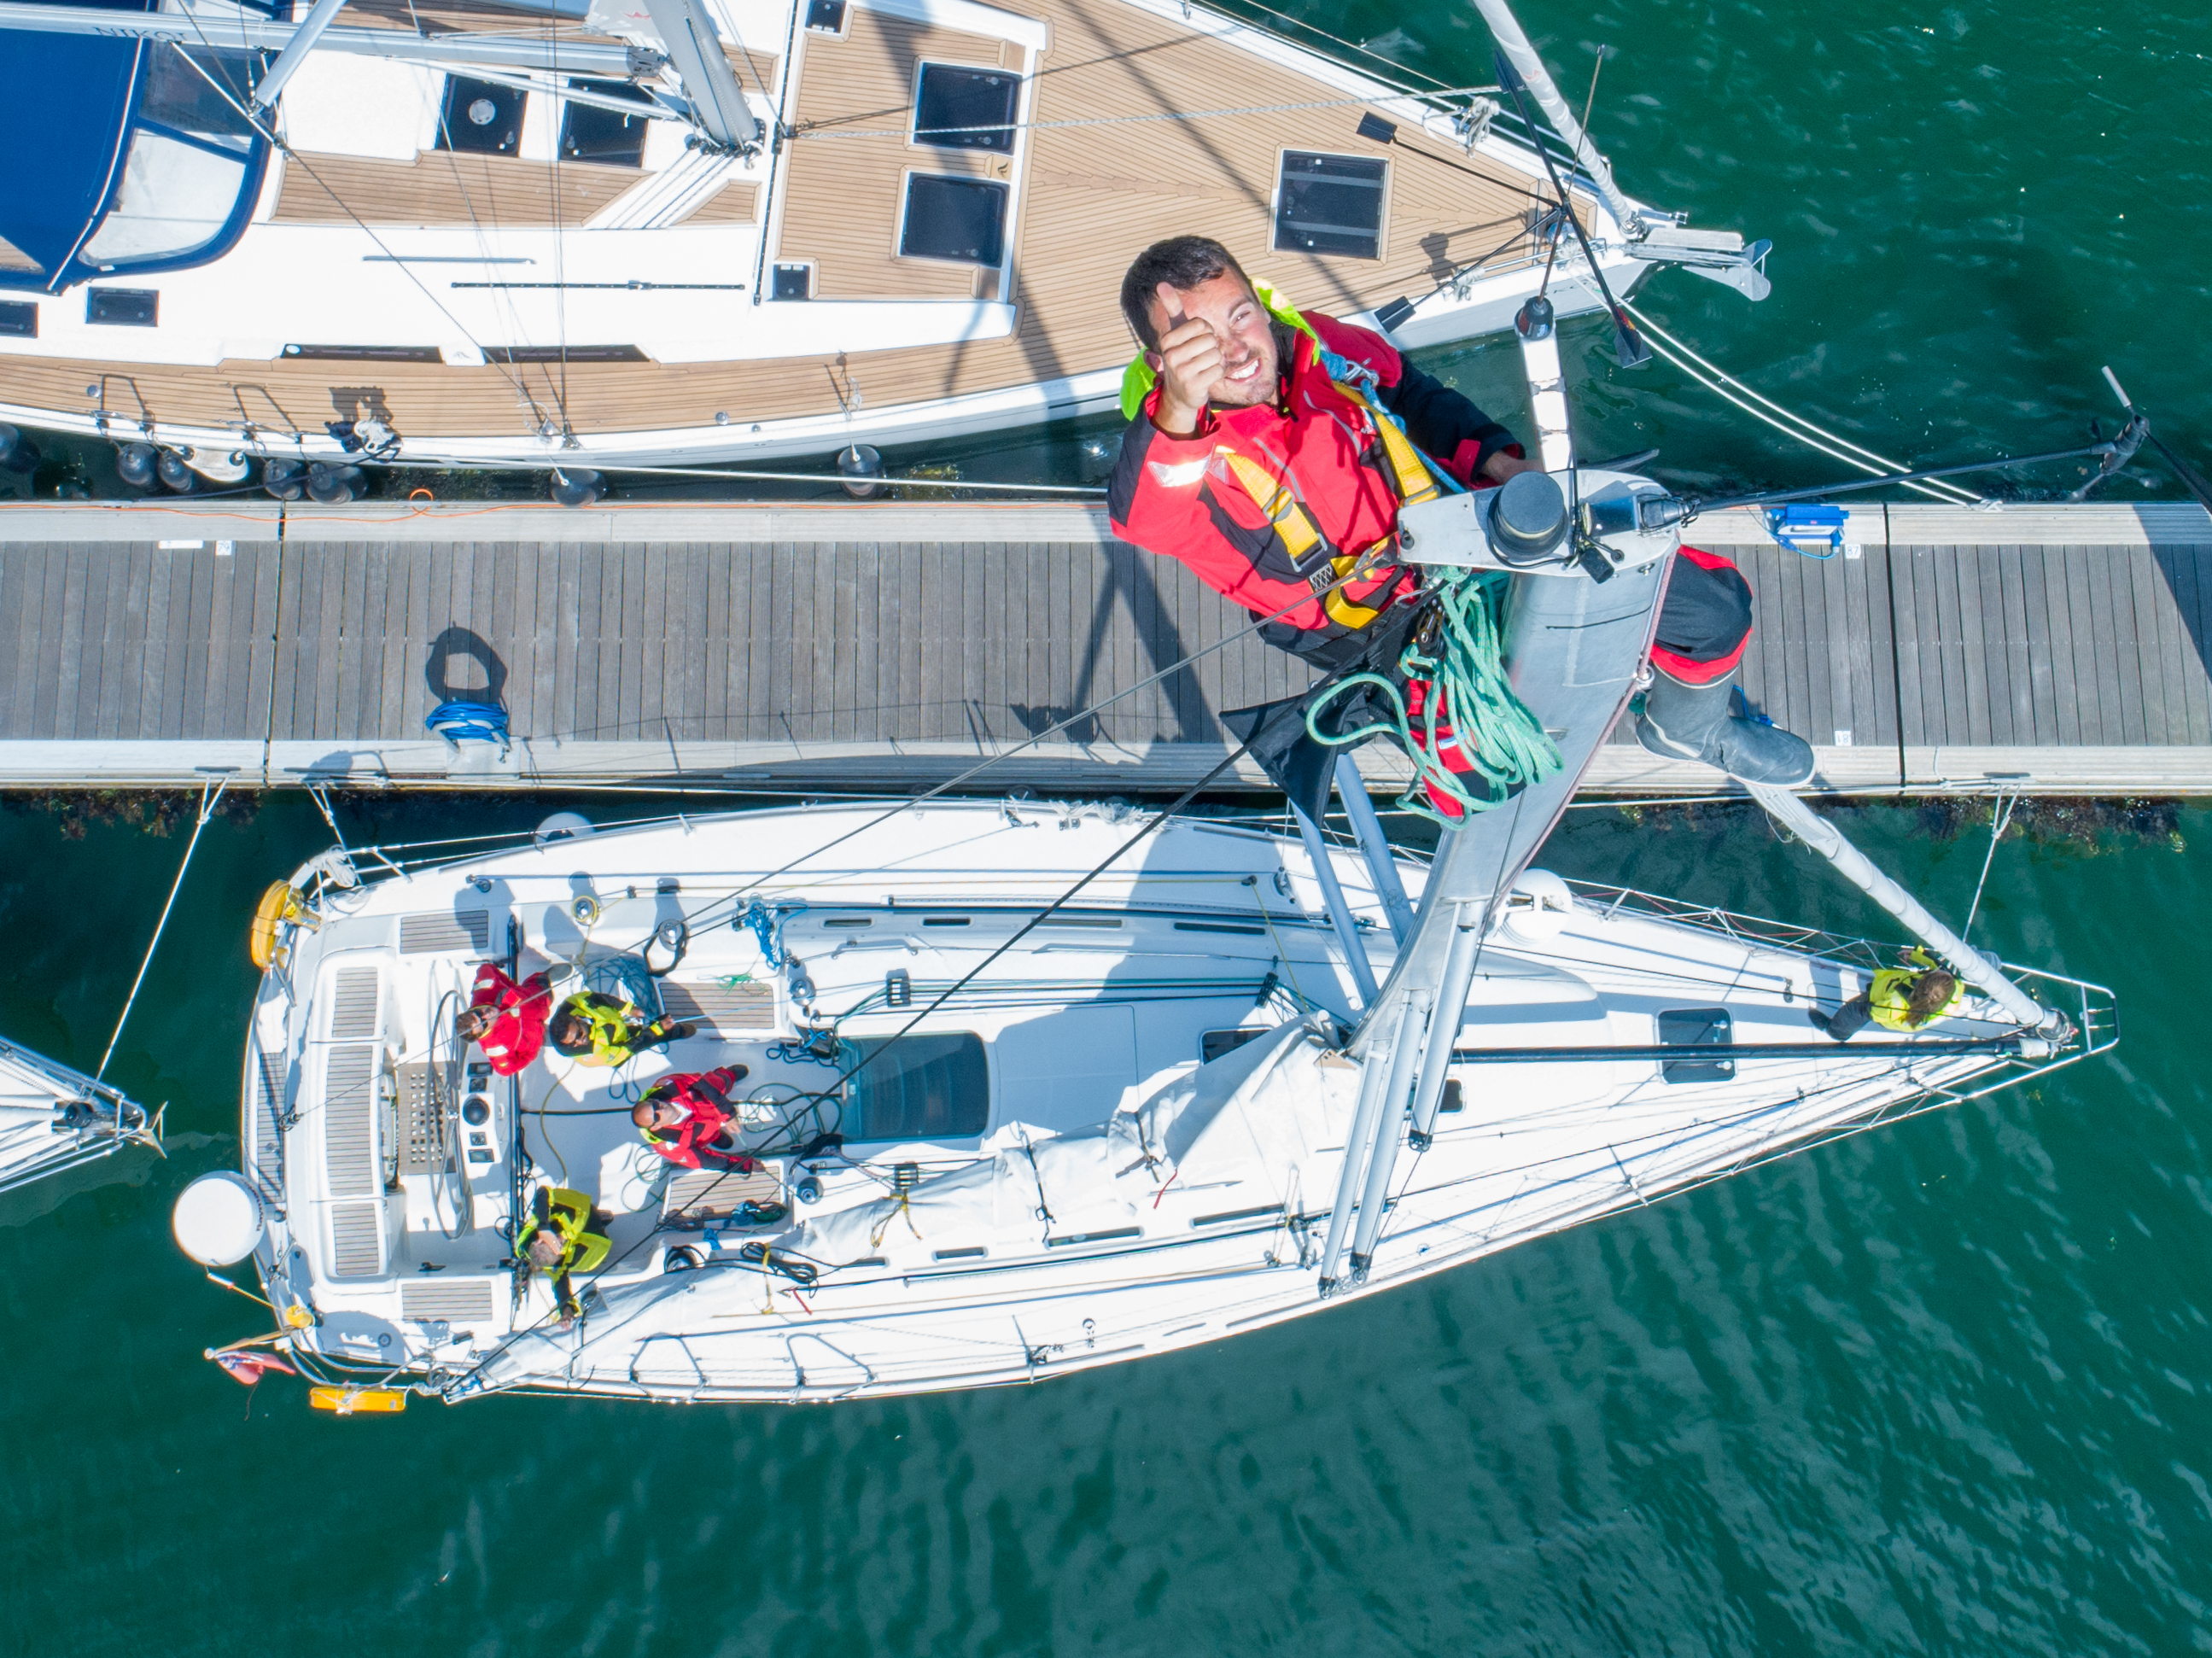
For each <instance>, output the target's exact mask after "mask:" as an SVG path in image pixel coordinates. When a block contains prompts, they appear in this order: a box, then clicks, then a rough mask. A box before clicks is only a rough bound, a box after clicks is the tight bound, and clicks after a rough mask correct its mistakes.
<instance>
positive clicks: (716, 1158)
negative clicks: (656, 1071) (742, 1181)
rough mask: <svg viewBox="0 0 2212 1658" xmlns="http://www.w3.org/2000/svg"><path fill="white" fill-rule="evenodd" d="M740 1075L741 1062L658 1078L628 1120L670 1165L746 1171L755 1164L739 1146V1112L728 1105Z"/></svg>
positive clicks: (748, 1171) (743, 1069) (743, 1075)
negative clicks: (737, 1140) (739, 1063)
mask: <svg viewBox="0 0 2212 1658" xmlns="http://www.w3.org/2000/svg"><path fill="white" fill-rule="evenodd" d="M744 1078H745V1067H744V1066H741V1065H726V1066H720V1068H719V1069H716V1070H714V1071H684V1072H677V1073H675V1074H674V1075H672V1076H667V1077H663V1078H661V1079H660V1080H659V1082H657V1083H655V1084H653V1086H652V1087H651V1088H649V1089H647V1090H646V1092H645V1097H644V1098H643V1099H641V1100H640V1101H639V1102H637V1104H636V1105H635V1107H634V1108H632V1109H631V1111H630V1114H629V1119H630V1121H632V1122H634V1123H635V1124H636V1125H637V1127H638V1132H639V1133H641V1134H642V1135H644V1136H645V1143H646V1144H647V1145H649V1146H651V1147H652V1148H653V1150H654V1151H658V1152H659V1153H660V1155H661V1156H662V1157H665V1158H667V1159H668V1160H669V1162H671V1163H678V1164H680V1165H682V1166H683V1167H684V1168H686V1169H701V1168H705V1169H730V1170H732V1171H734V1172H736V1173H738V1174H750V1173H751V1172H752V1171H753V1170H754V1169H757V1168H759V1167H760V1164H759V1163H758V1162H757V1161H756V1160H755V1159H754V1158H752V1157H747V1156H746V1155H745V1154H744V1152H743V1151H740V1150H738V1146H737V1144H736V1138H737V1137H736V1132H735V1130H736V1125H737V1121H738V1111H737V1108H736V1107H735V1106H734V1105H732V1104H731V1103H730V1090H732V1088H735V1087H736V1086H737V1085H738V1084H739V1083H741V1082H743V1081H744Z"/></svg>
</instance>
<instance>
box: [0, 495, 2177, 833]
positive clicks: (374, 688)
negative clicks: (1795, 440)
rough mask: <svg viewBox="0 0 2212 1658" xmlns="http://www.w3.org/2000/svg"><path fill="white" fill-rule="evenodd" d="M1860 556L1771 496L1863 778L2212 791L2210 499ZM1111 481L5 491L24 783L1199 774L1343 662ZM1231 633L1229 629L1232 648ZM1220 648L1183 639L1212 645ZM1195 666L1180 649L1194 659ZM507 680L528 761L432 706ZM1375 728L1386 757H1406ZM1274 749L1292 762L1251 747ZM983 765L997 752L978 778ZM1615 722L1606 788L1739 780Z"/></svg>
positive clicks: (1875, 530)
mask: <svg viewBox="0 0 2212 1658" xmlns="http://www.w3.org/2000/svg"><path fill="white" fill-rule="evenodd" d="M1850 535H1851V537H1852V540H1853V545H1852V547H1851V548H1850V550H1847V551H1846V552H1844V553H1843V554H1839V555H1838V556H1835V557H1833V558H1830V559H1826V560H1816V559H1810V558H1806V557H1802V556H1799V555H1797V554H1795V553H1790V552H1786V551H1784V550H1782V549H1780V548H1778V547H1777V546H1776V545H1775V544H1773V543H1772V542H1771V540H1769V539H1768V538H1767V537H1766V536H1765V532H1764V531H1763V530H1762V529H1761V528H1760V527H1759V525H1758V523H1757V521H1756V520H1755V519H1753V517H1752V515H1750V514H1747V513H1727V514H1720V515H1717V516H1716V517H1714V518H1711V519H1700V520H1699V522H1698V523H1697V525H1695V526H1693V530H1692V535H1691V539H1692V542H1694V543H1696V544H1699V545H1704V546H1709V547H1711V548H1714V549H1715V550H1721V551H1724V552H1727V553H1729V554H1730V555H1731V556H1735V557H1736V558H1737V559H1738V560H1739V562H1741V564H1742V566H1743V568H1744V569H1745V571H1746V573H1747V574H1748V575H1749V576H1750V577H1751V579H1752V581H1753V586H1754V587H1755V589H1756V591H1757V593H1758V604H1759V612H1758V620H1759V626H1758V632H1757V635H1756V636H1755V639H1754V641H1753V647H1752V650H1751V653H1750V654H1749V657H1748V659H1747V668H1746V674H1745V681H1746V688H1747V691H1748V692H1749V694H1750V695H1751V696H1752V698H1753V700H1754V701H1756V702H1758V703H1759V704H1761V705H1763V706H1764V707H1765V709H1766V710H1767V711H1768V712H1769V713H1770V714H1772V716H1773V717H1774V718H1775V720H1777V722H1778V723H1779V724H1782V725H1784V726H1788V727H1790V729H1792V730H1794V731H1796V732H1800V733H1802V735H1804V736H1805V737H1806V738H1808V739H1809V740H1810V741H1812V742H1813V743H1814V745H1815V747H1816V749H1817V750H1818V751H1819V755H1820V786H1824V787H1826V788H1829V789H1832V790H1837V791H1843V792H1849V793H1897V792H1904V793H1933V792H1953V791H1960V790H1965V791H1992V790H1996V789H2000V788H2002V789H2005V790H2008V791H2010V790H2019V791H2026V792H2033V793H2052V794H2082V793H2107V794H2108V793H2130V794H2195V793H2212V674H2208V671H2207V667H2206V653H2205V646H2206V641H2207V639H2208V636H2212V519H2208V518H2207V515H2206V514H2205V513H2203V511H2202V510H2201V509H2199V508H2198V507H2195V506H2194V505H2188V506H2181V505H2166V504H2158V505H2150V506H2118V505H2102V504H2092V505H2088V506H2082V507H2047V506H2045V507H2011V508H2006V509H2003V510H2001V511H1994V512H1981V511H1970V510H1958V509H1953V508H1948V507H1934V506H1927V507H1921V506H1898V507H1886V508H1885V507H1880V506H1875V507H1863V508H1860V509H1857V510H1856V511H1854V513H1853V514H1852V517H1851V528H1850ZM1244 625H1245V622H1244V618H1243V615H1242V614H1241V612H1239V611H1237V610H1235V609H1234V608H1232V607H1231V606H1230V605H1229V604H1225V602H1223V601H1222V600H1220V599H1219V598H1216V597H1215V596H1214V595H1212V593H1210V592H1206V591H1205V590H1204V589H1203V588H1201V587H1200V586H1199V585H1198V583H1197V582H1195V581H1194V580H1192V579H1191V578H1190V577H1189V576H1188V574H1186V573H1185V572H1184V571H1183V570H1182V568H1181V567H1180V566H1178V565H1176V564H1174V563H1172V562H1167V561H1164V560H1159V559H1156V558H1152V557H1150V556H1146V555H1144V554H1141V553H1139V552H1136V551H1134V550H1132V549H1130V548H1128V547H1127V546H1125V545H1123V544H1120V543H1118V542H1116V541H1115V540H1114V539H1113V538H1112V537H1111V534H1110V532H1109V530H1108V528H1107V526H1106V523H1105V516H1104V513H1103V510H1101V509H1097V508H1093V507H1061V506H1032V505H987V506H973V505H946V506H940V505H927V504H916V503H906V502H889V503H883V504H869V505H865V506H863V505H849V506H848V505H842V504H838V505H800V504H774V505H728V506H690V505H667V504H654V505H638V506H628V505H614V506H601V507H593V508H590V509H586V510H584V511H578V512H568V511H562V510H561V509H559V508H556V507H538V506H529V505H519V506H496V505H495V506H462V505H452V506H447V505H438V506H432V507H423V508H409V507H404V506H398V505H388V504H373V505H357V506H352V507H328V508H326V507H300V506H295V507H278V506H277V505H276V503H274V502H267V503H253V504H249V505H245V506H233V505H228V504H223V503H215V502H208V503H193V502H191V501H183V500H179V501H168V502H143V503H135V504H130V503H123V504H115V505H106V504H86V505H69V506H47V505H44V504H25V505H5V506H0V641H4V644H0V787H41V788H45V787H55V786H98V787H144V786H175V785H178V784H180V783H191V782H195V781H197V779H198V778H199V777H200V776H201V775H203V774H204V773H205V771H206V770H207V769H208V768H228V769H229V770H230V771H232V772H233V773H234V775H235V777H236V780H238V781H239V782H240V783H244V784H247V785H250V786H286V785H295V786H296V785H299V784H302V783H306V782H310V781H320V782H327V783H331V784H335V785H343V786H354V787H362V786H368V787H377V786H393V787H433V788H461V789H491V788H514V787H522V788H572V787H601V786H626V787H636V786H651V787H665V788H682V789H702V790H715V789H720V790H740V791H742V790H749V789H788V788H796V789H802V790H804V789H824V790H827V789H845V790H854V789H872V790H906V789H910V788H913V787H915V786H922V785H927V784H929V783H933V782H938V781H942V780H945V779H946V778H948V777H950V776H952V775H953V774H956V773H957V772H959V771H961V770H963V769H964V768H967V767H969V766H971V765H973V764H974V763H975V762H977V761H978V760H979V759H981V758H983V757H985V756H990V755H993V754H996V753H1001V752H1004V751H1006V750H1009V749H1011V748H1012V747H1014V745H1016V744H1021V743H1023V742H1024V740H1025V739H1027V738H1030V737H1031V736H1033V735H1035V734H1036V732H1041V731H1042V730H1044V729H1045V728H1047V727H1048V726H1051V725H1052V724H1053V723H1054V721H1055V720H1060V719H1061V718H1063V717H1065V716H1066V715H1067V714H1070V713H1072V712H1073V711H1075V710H1078V709H1080V708H1086V707H1089V706H1091V705H1092V704H1094V703H1096V702H1097V701H1099V700H1100V699H1102V698H1103V697H1106V696H1109V695H1112V694H1113V693H1114V692H1115V691H1118V690H1121V689H1124V688H1126V687H1128V686H1131V685H1133V684H1135V683H1138V682H1139V681H1140V680H1143V679H1145V678H1146V677H1149V676H1152V675H1153V674H1155V673H1158V672H1160V671H1163V670H1171V671H1169V672H1167V674H1166V677H1164V678H1163V679H1161V680H1160V681H1159V683H1157V684H1154V685H1152V686H1149V687H1146V689H1140V690H1139V691H1137V692H1135V694H1133V695H1130V696H1127V697H1126V698H1124V699H1123V700H1121V701H1119V702H1117V703H1115V704H1114V705H1113V706H1112V707H1110V708H1107V709H1105V710H1104V711H1103V712H1101V713H1099V714H1097V715H1096V716H1095V717H1094V718H1091V719H1090V720H1086V721H1085V722H1084V723H1083V724H1082V725H1081V726H1079V727H1077V728H1075V729H1073V730H1072V731H1070V732H1066V733H1064V734H1062V735H1060V736H1059V737H1056V738H1054V739H1052V740H1051V741H1048V742H1046V743H1042V744H1036V745H1034V746H1032V747H1030V748H1028V749H1026V750H1023V751H1022V752H1021V753H1019V754H1017V755H1012V756H1009V757H1008V758H1007V759H1006V761H1004V762H1002V763H1001V764H1000V765H999V766H996V767H994V768H993V769H992V771H991V772H990V773H988V774H987V786H989V787H991V788H994V789H1006V788H1017V787H1020V788H1030V789H1045V790H1057V791H1066V792H1085V793H1136V792H1139V791H1157V790H1160V789H1167V788H1176V787H1179V786H1183V785H1184V784H1187V783H1188V781H1190V780H1194V779H1195V778H1196V777H1198V776H1200V775H1202V774H1204V773H1205V772H1206V771H1207V770H1209V769H1210V768H1212V767H1213V766H1214V765H1215V764H1216V763H1218V761H1219V759H1220V757H1221V756H1222V754H1223V753H1224V751H1225V747H1226V744H1225V737H1224V733H1223V731H1222V727H1221V726H1220V723H1219V720H1218V716H1219V714H1220V712H1221V710H1223V709H1224V708H1237V707H1239V706H1242V705H1244V704H1247V703H1252V702H1258V701H1265V700H1267V699H1269V698H1272V697H1278V696H1284V695H1289V694H1291V691H1292V690H1294V689H1297V687H1298V686H1300V685H1302V684H1304V683H1306V682H1307V680H1308V678H1309V677H1310V676H1309V675H1308V674H1307V672H1306V671H1305V670H1304V668H1303V667H1302V666H1301V665H1298V664H1297V663H1296V662H1295V661H1293V660H1292V659H1290V658H1288V657H1285V656H1284V655H1282V654H1280V653H1277V652H1274V651H1272V650H1270V649H1268V648H1267V647H1265V646H1263V645H1261V644H1260V643H1259V642H1258V641H1256V640H1254V639H1251V638H1244V639H1242V640H1238V641H1235V642H1233V643H1231V644H1229V645H1227V646H1225V647H1223V646H1222V644H1221V641H1223V640H1224V638H1225V636H1227V635H1234V634H1236V633H1237V631H1238V630H1239V629H1241V628H1243V626H1244ZM1212 647H1219V648H1212ZM1193 657H1195V659H1194V660H1190V661H1188V662H1185V659H1187V658H1193ZM1179 663H1181V664H1183V665H1181V666H1177V664H1179ZM443 695H456V696H466V695H475V696H477V697H483V698H486V699H487V700H495V701H500V702H501V703H503V704H504V705H505V707H506V708H507V710H508V714H509V718H510V722H511V726H512V730H513V737H514V742H513V747H512V749H511V750H510V751H509V753H508V754H507V756H505V757H504V758H503V759H502V758H501V757H499V756H496V755H495V753H493V752H492V751H491V750H487V749H484V748H482V747H480V746H474V745H471V746H469V747H465V748H463V749H461V750H455V749H453V748H452V747H449V746H448V745H447V744H446V743H444V742H443V741H442V740H441V739H439V738H433V737H430V736H428V734H427V733H426V732H425V731H424V729H423V725H422V720H423V716H424V715H425V714H427V713H428V711H429V709H430V708H432V707H433V706H434V705H435V703H436V702H438V701H441V698H442V696H443ZM1393 761H1394V756H1392V754H1391V753H1390V751H1389V750H1388V749H1387V748H1386V747H1385V746H1384V745H1382V744H1370V746H1369V747H1368V748H1367V749H1365V750H1363V751H1362V764H1363V767H1364V768H1370V769H1371V771H1372V772H1373V773H1374V774H1375V776H1376V780H1377V781H1378V782H1384V781H1388V780H1391V779H1394V778H1395V777H1398V776H1401V775H1402V774H1403V766H1402V763H1397V764H1394V763H1393ZM1241 780H1243V781H1244V782H1247V783H1250V782H1256V781H1258V774H1257V773H1256V771H1255V770H1248V771H1246V772H1244V773H1243V774H1241ZM979 786H981V785H980V784H979ZM1728 786H1729V785H1728V784H1727V781H1726V780H1725V779H1723V778H1722V777H1720V776H1718V775H1717V774H1715V773H1713V772H1711V771H1710V770H1708V769H1707V768H1703V767H1698V766H1686V765H1680V764H1671V763H1668V762H1661V761H1658V760H1656V759H1655V758H1654V757H1653V756H1649V755H1647V754H1645V753H1644V751H1643V750H1641V749H1639V748H1638V747H1636V746H1635V744H1633V742H1632V740H1629V739H1627V738H1626V733H1625V732H1617V733H1616V734H1615V739H1614V741H1613V744H1610V745H1608V747H1607V750H1606V752H1605V753H1604V754H1603V755H1602V756H1601V758H1600V760H1599V762H1598V764H1597V766H1596V768H1595V771H1594V773H1593V775H1592V778H1591V787H1592V788H1593V789H1594V790H1595V791H1598V792H1603V793H1621V794H1640V795H1699V794H1706V793H1722V792H1724V791H1726V789H1727V788H1728Z"/></svg>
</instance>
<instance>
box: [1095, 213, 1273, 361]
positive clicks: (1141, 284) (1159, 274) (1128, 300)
mask: <svg viewBox="0 0 2212 1658" xmlns="http://www.w3.org/2000/svg"><path fill="white" fill-rule="evenodd" d="M1227 270H1233V271H1235V272H1236V273H1237V277H1238V279H1239V280H1240V281H1242V282H1243V283H1244V285H1245V286H1246V287H1247V288H1249V287H1250V286H1251V285H1252V279H1251V278H1250V277H1249V276H1245V274H1244V267H1243V265H1241V264H1237V256H1236V255H1235V254H1234V253H1231V252H1230V251H1229V250H1228V249H1227V248H1225V247H1224V246H1222V245H1221V244H1220V243H1219V242H1217V241H1215V240H1213V238H1212V237H1211V236H1170V237H1169V238H1168V239H1167V240H1165V241H1164V242H1154V243H1153V244H1152V246H1150V247H1148V248H1146V250H1145V251H1144V252H1141V253H1139V255H1137V258H1136V261H1135V263H1134V264H1131V265H1130V267H1129V273H1128V275H1127V276H1124V277H1122V278H1121V314H1122V315H1123V316H1124V317H1126V318H1127V319H1128V322H1129V326H1130V327H1131V328H1132V329H1133V330H1134V331H1136V336H1137V337H1138V338H1139V339H1140V340H1142V341H1143V342H1144V343H1145V349H1146V350H1147V351H1150V350H1152V349H1155V348H1157V347H1158V344H1159V343H1160V337H1159V335H1158V332H1157V331H1154V329H1153V327H1152V301H1153V299H1154V297H1155V295H1154V293H1153V290H1154V289H1156V288H1158V287H1159V285H1160V284H1161V283H1162V282H1165V283H1166V284H1167V285H1168V286H1169V287H1170V288H1186V289H1187V288H1195V287H1197V286H1198V285H1199V284H1200V282H1212V280H1213V279H1214V278H1215V277H1216V276H1220V275H1221V274H1222V273H1223V272H1224V271H1227Z"/></svg>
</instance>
